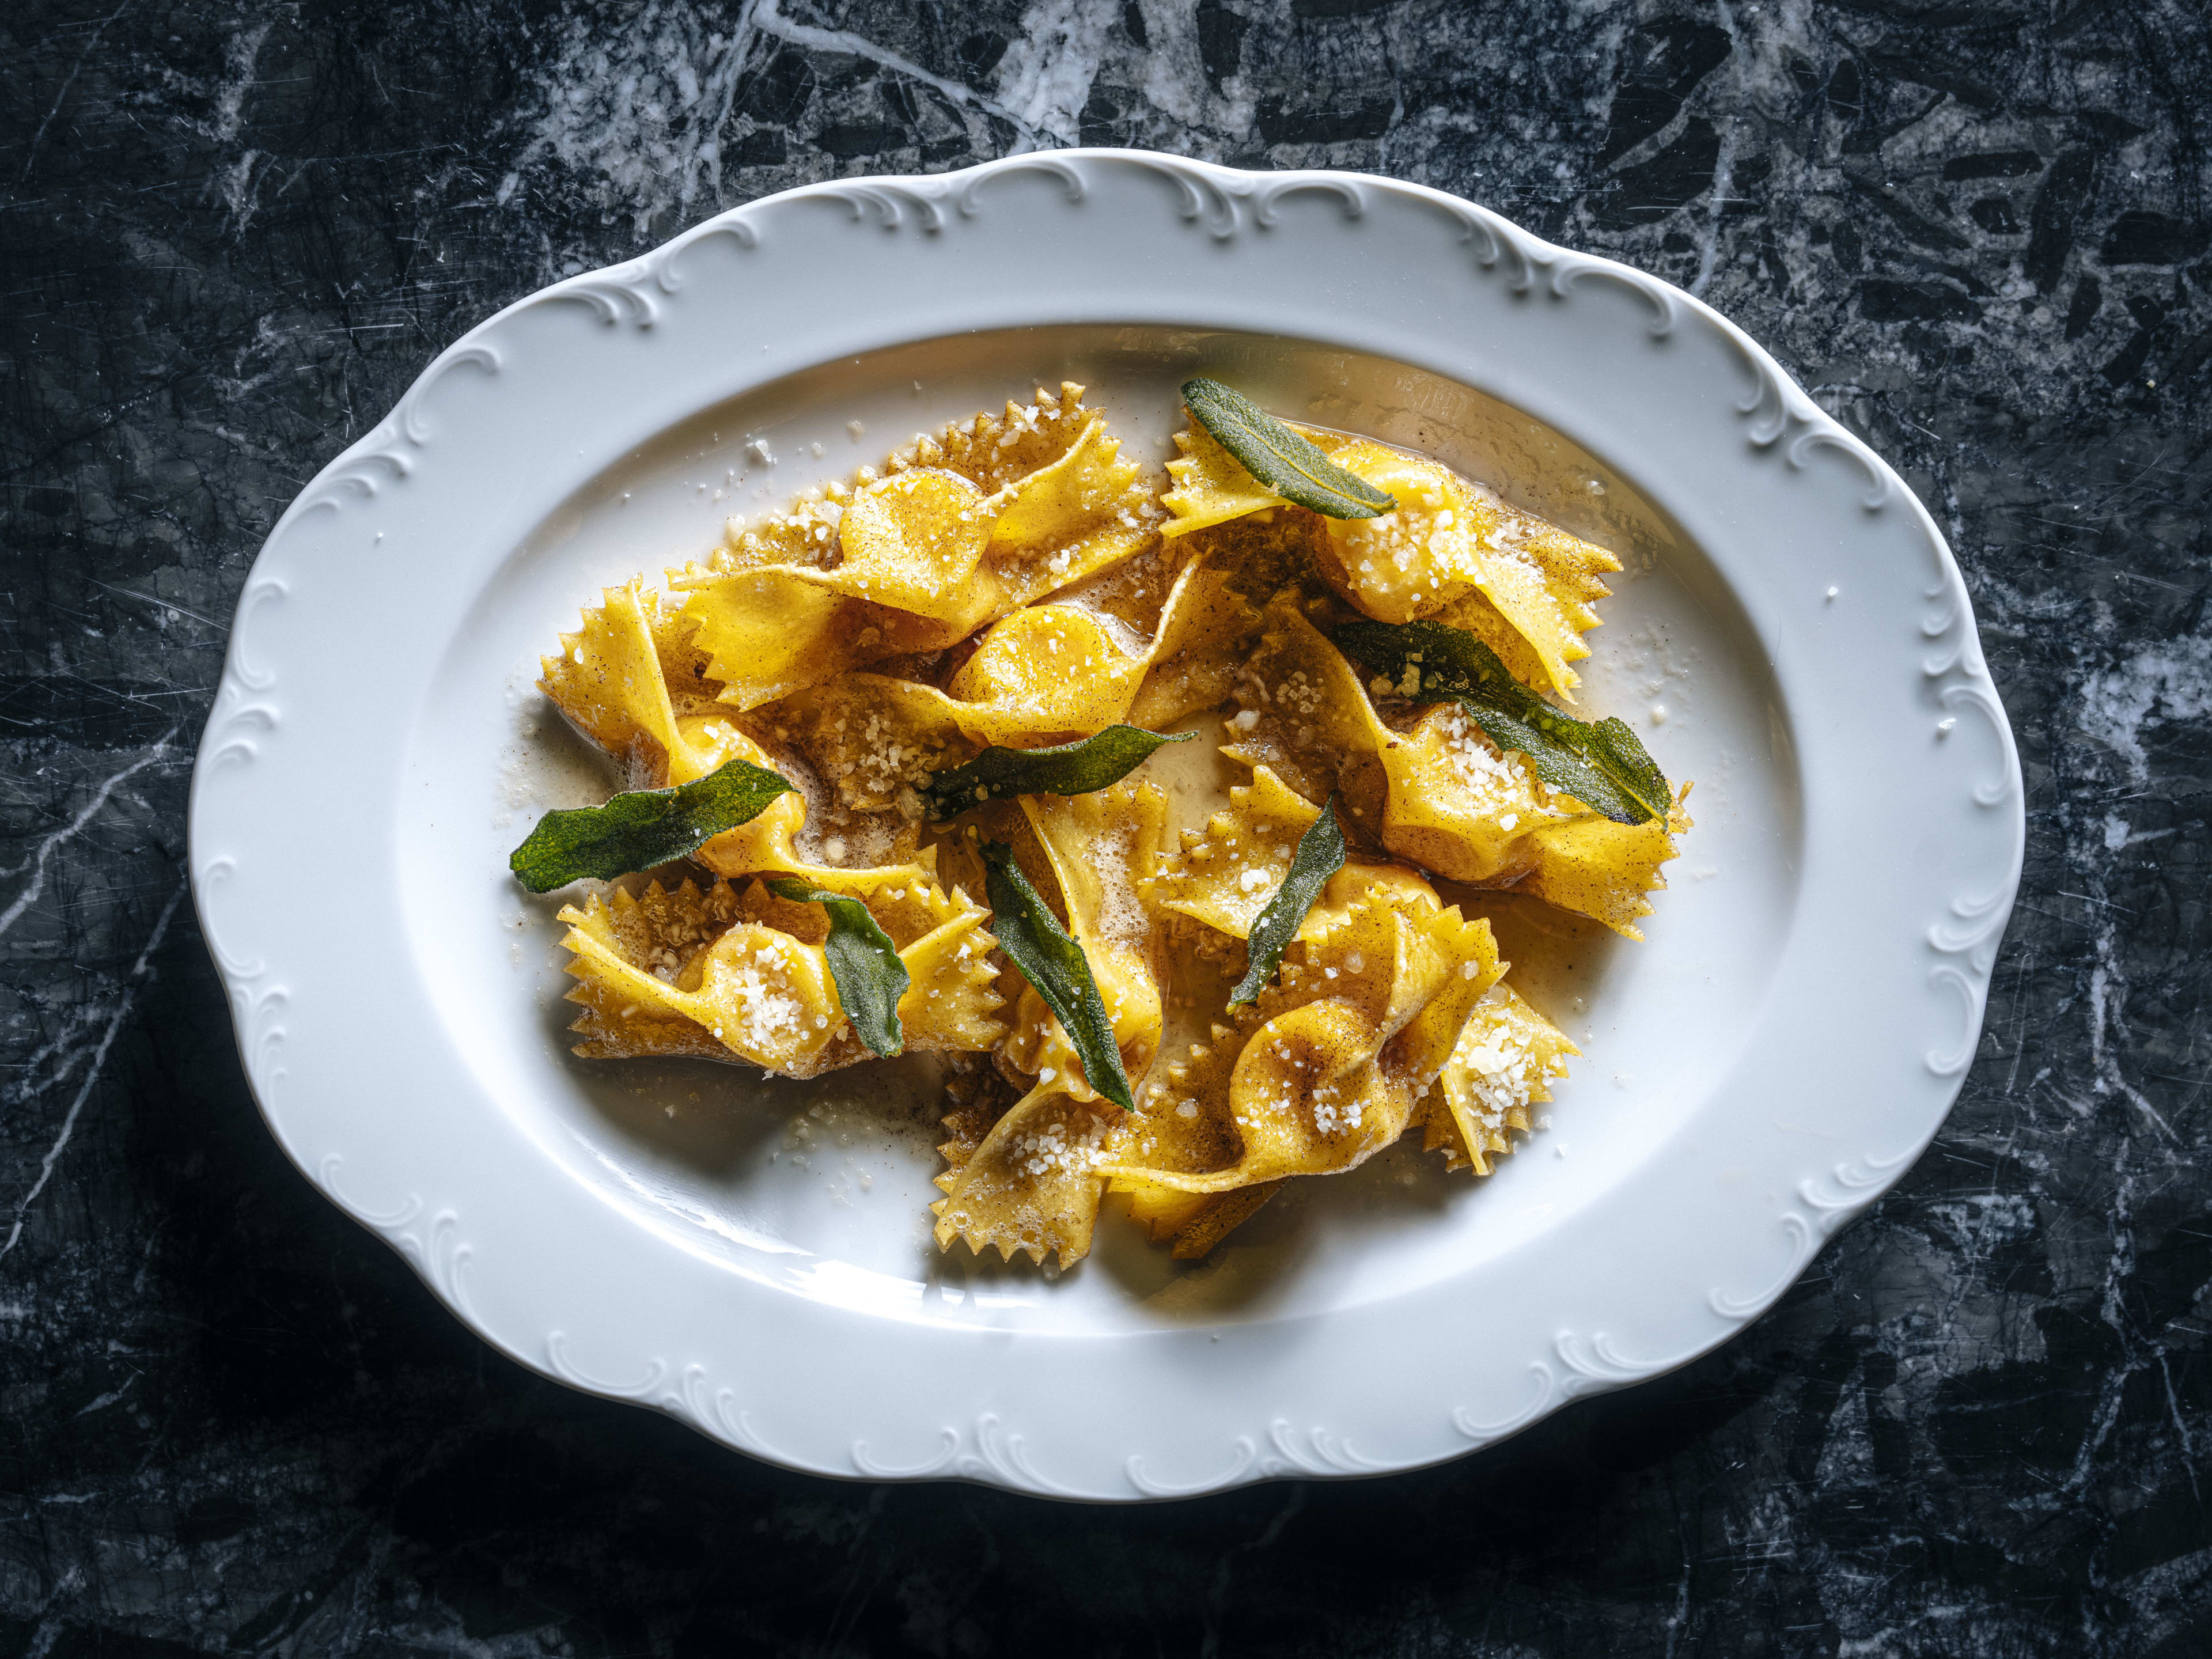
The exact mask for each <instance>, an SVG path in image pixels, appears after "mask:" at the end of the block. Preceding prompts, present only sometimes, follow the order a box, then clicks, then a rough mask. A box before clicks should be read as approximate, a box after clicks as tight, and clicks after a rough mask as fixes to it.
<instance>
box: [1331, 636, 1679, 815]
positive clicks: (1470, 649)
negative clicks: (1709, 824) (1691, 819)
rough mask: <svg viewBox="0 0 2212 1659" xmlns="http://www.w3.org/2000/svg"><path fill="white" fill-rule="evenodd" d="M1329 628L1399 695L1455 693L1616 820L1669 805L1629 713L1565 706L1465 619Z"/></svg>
mask: <svg viewBox="0 0 2212 1659" xmlns="http://www.w3.org/2000/svg"><path fill="white" fill-rule="evenodd" d="M1334 638H1335V640H1336V643H1337V645H1338V647H1340V648H1341V649H1342V650H1343V652H1344V653H1345V654H1346V656H1348V657H1350V658H1351V659H1352V660H1353V661H1354V662H1356V663H1358V665H1360V666H1361V667H1363V668H1364V669H1366V670H1367V671H1370V673H1376V674H1382V675H1385V676H1387V677H1388V678H1390V679H1391V680H1392V681H1394V682H1395V683H1396V684H1397V687H1398V690H1399V691H1400V693H1401V695H1403V696H1409V697H1429V698H1432V699H1435V700H1438V701H1441V700H1442V699H1443V698H1445V697H1452V698H1455V699H1457V700H1458V702H1459V703H1460V706H1461V707H1462V708H1465V709H1466V710H1467V712H1468V714H1469V715H1470V716H1471V717H1472V718H1473V719H1474V723H1475V724H1476V725H1477V726H1480V727H1481V728H1482V730H1483V732H1484V734H1485V735H1486V736H1487V737H1488V738H1489V739H1490V740H1491V741H1492V743H1494V744H1497V745H1498V747H1499V748H1500V749H1511V750H1517V751H1518V752H1519V753H1521V754H1523V755H1526V756H1527V757H1528V764H1529V765H1530V766H1531V767H1533V768H1534V769H1535V773H1536V775H1537V776H1538V777H1540V778H1541V779H1543V781H1545V782H1546V783H1547V784H1549V785H1551V787H1553V788H1554V789H1558V790H1562V791H1564V792H1565V793H1567V794H1570V795H1572V796H1573V797H1574V798H1575V799H1577V800H1578V801H1580V802H1582V803H1583V805H1585V806H1587V807H1589V809H1590V810H1591V811H1595V812H1602V813H1603V814H1604V815H1605V816H1606V817H1609V818H1611V819H1612V820H1613V822H1614V823H1650V821H1651V820H1652V819H1653V818H1656V817H1665V816H1666V813H1667V811H1668V808H1669V807H1671V806H1672V805H1674V790H1673V789H1672V788H1671V787H1669V786H1668V782H1667V779H1666V775H1664V774H1663V773H1662V772H1661V771H1660V769H1659V766H1658V763H1656V761H1654V760H1653V759H1652V758H1651V757H1650V753H1649V752H1648V751H1647V750H1645V749H1644V744H1642V743H1641V742H1640V741H1639V740H1638V738H1637V735H1636V733H1635V732H1632V731H1631V730H1630V729H1629V726H1628V724H1627V722H1626V721H1625V720H1620V719H1619V718H1618V717H1613V718H1608V719H1606V720H1595V721H1593V720H1577V719H1576V718H1575V717H1574V716H1573V715H1572V714H1561V713H1560V712H1559V710H1558V709H1556V708H1553V707H1552V705H1551V704H1549V703H1547V702H1545V701H1544V700H1543V699H1542V698H1541V697H1540V696H1537V695H1536V694H1535V693H1534V691H1531V690H1528V687H1526V686H1524V685H1522V684H1521V682H1520V681H1518V680H1516V679H1515V678H1513V676H1512V674H1511V673H1510V671H1508V670H1507V668H1506V666H1505V665H1504V663H1503V662H1501V661H1499V660H1498V653H1496V652H1495V651H1492V649H1491V648H1490V647H1488V646H1486V645H1485V644H1484V643H1483V642H1482V641H1480V640H1479V639H1477V638H1475V636H1474V635H1472V634H1470V633H1468V632H1467V631H1466V630H1465V629H1458V628H1449V627H1447V626H1445V625H1444V624H1443V623H1433V622H1413V623H1378V622H1368V621H1364V620H1363V621H1353V622H1348V623H1343V624H1341V625H1340V626H1339V627H1338V629H1336V633H1335V635H1334Z"/></svg>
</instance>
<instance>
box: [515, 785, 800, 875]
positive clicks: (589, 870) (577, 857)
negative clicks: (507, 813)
mask: <svg viewBox="0 0 2212 1659" xmlns="http://www.w3.org/2000/svg"><path fill="white" fill-rule="evenodd" d="M791 793H795V792H794V791H793V789H792V787H791V786H790V785H789V784H788V783H787V782H785V781H783V779H781V777H779V776H777V775H776V774H775V773H774V772H770V771H768V770H767V769H764V768H762V767H758V766H755V765H754V764H753V763H751V762H750V761H742V760H732V761H725V762H724V763H722V764H721V765H720V766H718V767H716V768H715V769H714V770H713V771H712V772H709V773H708V775H706V776H705V777H703V778H695V779H693V780H692V781H690V783H682V784H678V785H677V786H676V787H674V788H673V789H635V790H630V791H629V792H627V793H623V794H619V795H617V796H616V797H615V798H614V799H611V800H610V801H609V802H607V804H606V805H604V806H580V807H577V808H576V809H575V810H574V811H561V812H548V813H547V814H546V815H545V816H544V817H542V818H540V819H538V827H537V828H536V829H532V831H531V832H530V837H529V839H528V840H526V841H525V842H523V843H522V845H521V846H520V847H518V848H515V849H514V854H513V856H512V857H511V858H509V859H508V860H507V867H508V868H509V869H511V870H513V872H514V874H515V878H516V879H517V880H519V881H520V882H521V883H522V884H523V885H524V886H525V887H527V888H528V889H529V890H531V891H532V892H533V893H550V892H551V891H552V890H554V889H555V888H556V887H565V886H567V885H568V884H569V883H570V882H572V881H580V880H582V879H583V878H585V877H586V876H596V877H598V878H599V879H600V880H602V881H612V880H613V879H614V878H616V877H617V876H627V875H629V874H632V873H634V872H636V871H639V870H650V869H652V868H653V866H655V865H657V864H666V863H668V862H669V861H670V860H672V859H680V858H683V857H685V856H686V855H687V854H692V853H696V852H697V851H698V850H699V848H702V847H703V846H705V845H706V844H707V842H709V841H711V840H713V839H714V837H715V836H719V835H720V834H721V833H722V832H723V831H724V830H725V829H736V828H737V827H738V825H739V824H741V823H751V822H752V821H753V820H754V819H755V818H757V817H759V816H760V815H761V814H762V813H763V811H767V810H768V805H769V802H770V801H772V800H774V799H775V798H776V797H777V796H778V795H787V794H791Z"/></svg>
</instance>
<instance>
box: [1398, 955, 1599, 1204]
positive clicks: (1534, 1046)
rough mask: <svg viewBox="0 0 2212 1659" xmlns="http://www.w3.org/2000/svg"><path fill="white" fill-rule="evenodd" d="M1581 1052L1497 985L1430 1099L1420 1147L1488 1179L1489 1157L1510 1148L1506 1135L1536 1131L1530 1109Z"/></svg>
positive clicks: (1470, 1019)
mask: <svg viewBox="0 0 2212 1659" xmlns="http://www.w3.org/2000/svg"><path fill="white" fill-rule="evenodd" d="M1581 1053H1582V1050H1581V1049H1579V1048H1576V1047H1575V1045H1574V1044H1573V1043H1572V1042H1570V1041H1569V1040H1568V1038H1567V1034H1566V1033H1565V1031H1562V1030H1559V1027H1558V1026H1556V1025H1554V1024H1552V1022H1551V1021H1549V1020H1547V1019H1546V1018H1544V1017H1543V1015H1541V1014H1540V1013H1538V1012H1536V1011H1535V1010H1534V1008H1532V1007H1530V1006H1528V1002H1527V1001H1526V1000H1523V999H1522V995H1521V994H1520V993H1519V992H1517V991H1516V990H1515V989H1514V988H1513V987H1512V986H1511V985H1510V984H1509V983H1507V982H1506V981H1503V980H1501V981H1498V983H1497V984H1495V985H1493V986H1492V987H1490V990H1489V993H1488V994H1486V995H1485V996H1484V998H1483V999H1482V1000H1481V1001H1480V1002H1478V1003H1477V1004H1475V1006H1474V1012H1473V1013H1472V1014H1471V1015H1469V1016H1468V1022H1467V1024H1466V1025H1465V1026H1463V1027H1462V1029H1461V1031H1460V1035H1459V1042H1457V1044H1455V1046H1454V1048H1453V1049H1452V1054H1451V1058H1450V1059H1449V1060H1446V1061H1445V1062H1444V1068H1443V1073H1442V1075H1441V1077H1440V1078H1439V1079H1438V1083H1439V1085H1440V1086H1439V1087H1438V1088H1437V1090H1436V1091H1434V1092H1432V1093H1431V1095H1430V1097H1429V1101H1428V1105H1427V1121H1426V1123H1425V1126H1424V1127H1425V1130H1426V1135H1425V1150H1427V1151H1429V1152H1443V1155H1444V1166H1445V1168H1447V1169H1450V1170H1464V1169H1470V1168H1471V1169H1472V1170H1474V1173H1475V1174H1477V1175H1479V1176H1486V1175H1488V1174H1489V1173H1490V1170H1491V1160H1492V1159H1493V1158H1501V1157H1504V1155H1505V1154H1506V1153H1509V1152H1511V1151H1512V1150H1513V1143H1512V1141H1511V1140H1510V1139H1509V1138H1508V1132H1509V1131H1514V1132H1517V1133H1522V1134H1526V1133H1528V1132H1529V1130H1530V1129H1531V1128H1533V1127H1534V1123H1533V1122H1532V1121H1531V1119H1530V1115H1529V1108H1530V1107H1532V1106H1541V1105H1542V1104H1544V1103H1546V1102H1547V1101H1549V1100H1550V1099H1551V1097H1552V1091H1551V1086H1550V1085H1552V1083H1553V1081H1554V1080H1555V1079H1559V1078H1563V1077H1565V1075H1566V1074H1567V1060H1566V1057H1567V1056H1568V1055H1569V1054H1581Z"/></svg>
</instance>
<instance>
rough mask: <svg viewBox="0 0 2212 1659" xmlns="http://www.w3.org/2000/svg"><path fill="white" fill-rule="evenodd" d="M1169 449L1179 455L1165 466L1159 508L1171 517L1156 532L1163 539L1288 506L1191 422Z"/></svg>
mask: <svg viewBox="0 0 2212 1659" xmlns="http://www.w3.org/2000/svg"><path fill="white" fill-rule="evenodd" d="M1175 445H1176V448H1177V449H1178V450H1180V451H1181V452H1182V454H1181V457H1180V458H1179V459H1176V460H1172V461H1170V462H1169V463H1168V477H1170V479H1172V480H1173V483H1172V485H1171V487H1170V489H1168V491H1167V493H1166V494H1165V495H1162V496H1161V497H1160V505H1161V506H1162V507H1165V508H1167V510H1168V512H1169V513H1170V515H1171V516H1170V518H1169V520H1168V521H1167V523H1166V524H1165V525H1164V526H1162V528H1161V531H1160V534H1162V535H1163V536H1169V537H1174V536H1188V534H1190V532H1192V531H1194V530H1204V529H1206V528H1207V527H1209V526H1212V525H1217V524H1224V523H1226V522H1227V521H1228V520H1231V519H1241V518H1243V516H1244V515H1245V514H1246V513H1265V512H1267V510H1269V509H1270V508H1272V507H1289V505H1290V503H1289V502H1287V501H1285V500H1284V499H1283V498H1282V497H1281V496H1280V495H1277V494H1276V493H1275V492H1274V491H1273V490H1272V489H1268V488H1267V485H1265V484H1263V483H1261V482H1260V481H1259V480H1258V479H1257V478H1255V477H1253V476H1252V475H1251V474H1250V473H1249V472H1247V471H1245V470H1244V467H1243V463H1242V462H1240V461H1238V460H1237V458H1236V457H1235V456H1234V455H1231V453H1229V452H1228V451H1227V450H1225V449H1224V448H1223V447H1221V445H1220V443H1219V442H1218V441H1216V439H1215V438H1214V436H1213V435H1212V433H1210V432H1208V431H1207V430H1206V428H1204V427H1202V426H1200V425H1199V424H1198V423H1197V422H1195V421H1194V422H1191V423H1190V424H1189V425H1188V427H1186V428H1184V429H1183V430H1182V431H1181V432H1178V433H1176V435H1175Z"/></svg>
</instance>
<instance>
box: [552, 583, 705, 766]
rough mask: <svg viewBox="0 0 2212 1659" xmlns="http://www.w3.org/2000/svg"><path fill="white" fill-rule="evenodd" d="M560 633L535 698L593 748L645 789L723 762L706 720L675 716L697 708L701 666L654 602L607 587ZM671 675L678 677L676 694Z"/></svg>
mask: <svg viewBox="0 0 2212 1659" xmlns="http://www.w3.org/2000/svg"><path fill="white" fill-rule="evenodd" d="M582 624H583V625H582V626H581V627H580V628H579V629H577V630H576V631H575V632H574V633H573V634H563V635H561V651H560V654H559V655H557V656H551V657H544V658H541V659H539V663H538V666H539V667H540V669H541V670H542V671H543V678H540V679H539V681H538V690H541V691H543V692H544V694H545V695H546V696H547V697H549V698H550V699H551V700H552V702H553V706H554V707H555V708H558V709H559V710H560V711H561V713H562V716H563V718H565V719H566V720H568V723H569V724H570V725H571V726H574V727H575V728H576V730H577V731H578V732H580V733H582V734H583V736H584V737H585V738H586V739H588V740H589V741H590V742H592V743H593V744H598V745H599V747H600V748H601V749H604V750H606V752H607V753H608V754H610V755H612V756H614V757H616V758H617V759H618V760H620V761H622V762H623V764H624V767H625V769H627V770H628V772H629V775H630V776H631V778H632V780H633V781H635V783H636V784H637V785H638V787H659V786H661V785H663V784H666V783H670V782H675V783H684V782H688V781H690V780H691V779H692V778H696V777H701V776H703V775H705V774H707V773H708V772H711V771H712V770H714V768H715V767H716V766H718V765H720V763H721V761H722V760H723V759H726V758H727V757H726V755H721V754H720V747H721V744H722V743H723V741H724V739H723V738H721V737H720V735H719V734H718V733H717V732H715V731H714V729H713V728H714V726H720V727H721V730H722V731H725V732H726V731H727V727H726V724H724V723H721V722H716V721H713V720H712V719H711V717H705V723H703V724H702V717H701V716H699V715H696V714H688V713H687V714H679V713H678V698H679V696H680V697H682V698H683V707H684V708H686V709H690V708H696V706H697V704H698V703H699V702H700V701H701V700H700V698H699V697H698V696H697V695H696V690H695V688H700V687H702V686H703V685H704V682H703V680H702V679H701V678H699V676H698V669H699V666H700V659H699V658H698V656H697V655H696V652H695V650H694V649H693V647H692V645H691V641H690V630H689V629H688V628H687V627H685V626H684V623H682V621H681V619H680V617H678V614H677V612H676V611H674V610H673V608H671V607H670V606H668V605H664V604H663V603H662V601H661V598H660V595H659V594H658V593H655V592H653V591H652V590H650V589H649V588H647V587H645V586H643V585H642V584H641V582H639V581H638V580H636V579H635V578H633V579H632V580H629V582H627V583H625V584H624V585H623V586H620V587H610V588H607V589H606V590H605V592H604V593H603V595H602V597H601V603H600V604H599V605H598V606H596V607H594V608H593V609H592V610H588V611H585V612H584V613H583V617H582ZM671 671H674V672H675V673H676V674H678V675H679V676H680V677H681V678H680V679H679V680H678V682H677V684H678V685H679V686H681V687H682V688H683V689H682V690H678V689H675V687H672V686H671Z"/></svg>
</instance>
